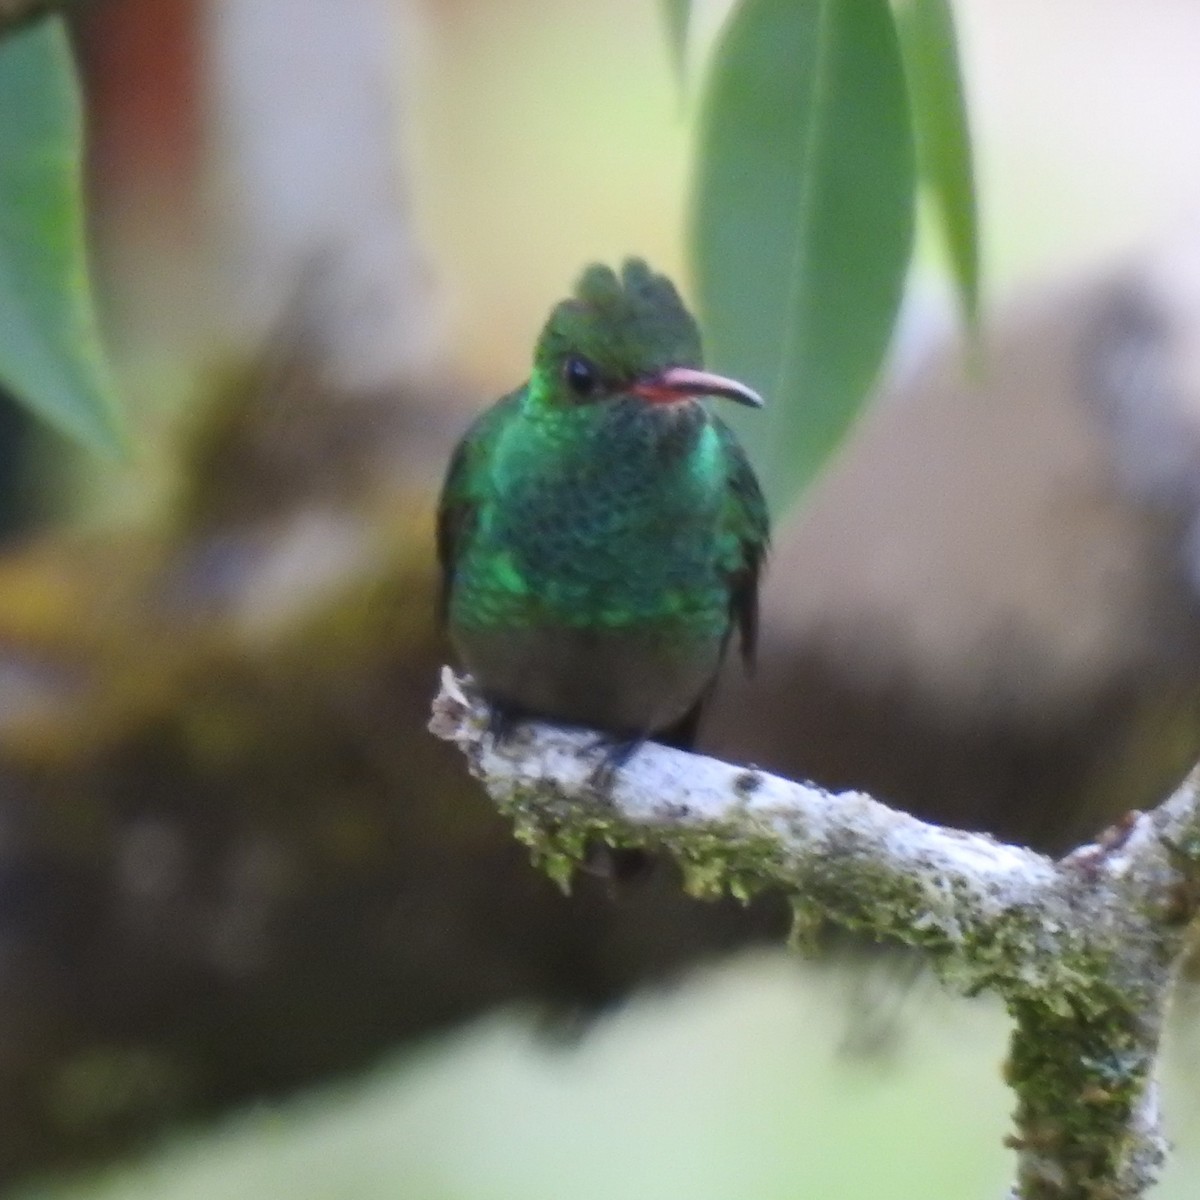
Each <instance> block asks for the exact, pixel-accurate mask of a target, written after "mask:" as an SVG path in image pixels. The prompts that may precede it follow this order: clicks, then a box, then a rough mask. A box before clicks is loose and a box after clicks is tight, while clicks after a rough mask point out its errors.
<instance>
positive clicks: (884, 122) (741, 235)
mask: <svg viewBox="0 0 1200 1200" xmlns="http://www.w3.org/2000/svg"><path fill="white" fill-rule="evenodd" d="M914 190H915V168H914V165H913V147H912V132H911V129H910V125H909V115H908V99H907V93H906V90H905V80H904V70H903V64H902V62H901V58H900V46H899V42H898V38H897V35H896V27H895V22H894V21H893V19H892V15H891V11H890V10H889V8H888V4H887V0H743V2H742V3H741V4H740V5H739V7H738V8H737V9H736V10H735V12H734V14H733V17H732V18H731V20H730V22H729V24H728V25H727V26H726V29H725V31H724V33H723V35H722V38H721V41H720V44H719V45H718V47H717V50H716V55H715V58H714V62H713V67H712V75H711V78H710V82H709V87H708V90H707V94H706V96H705V102H704V105H703V108H702V113H701V128H700V137H699V156H698V164H697V169H696V172H695V178H694V181H693V196H692V225H691V232H690V247H689V248H690V251H691V256H692V261H693V269H694V278H695V281H696V284H697V290H698V299H699V303H700V310H701V314H702V316H703V318H704V327H705V333H706V341H707V345H708V350H709V354H708V358H709V361H710V362H711V363H712V365H713V366H714V367H716V368H717V369H719V370H722V371H725V372H727V373H729V374H733V375H736V376H738V377H739V378H742V379H744V380H745V381H746V382H747V383H749V384H750V385H751V386H753V387H756V388H758V389H759V390H760V391H762V393H763V394H764V396H765V397H766V399H767V404H768V408H767V410H766V411H765V412H762V413H754V414H749V415H748V416H749V419H745V418H743V417H741V416H740V415H739V414H732V423H736V424H737V427H738V432H739V434H740V435H742V437H743V439H744V440H745V442H746V444H747V446H748V448H749V449H750V453H751V455H752V457H753V458H754V461H755V464H756V466H757V467H758V469H759V473H760V476H761V478H762V481H763V485H764V488H765V490H766V492H767V496H768V499H769V500H770V501H771V502H772V504H773V505H774V506H776V507H778V506H779V505H780V504H782V503H783V502H784V501H786V500H788V499H790V498H791V497H792V496H794V495H795V494H796V492H798V491H799V490H800V489H801V488H802V487H803V486H804V485H805V484H807V483H808V482H809V481H810V480H811V479H812V478H813V476H814V475H815V474H816V472H817V471H818V469H819V468H820V467H821V465H822V463H824V462H825V460H826V459H827V458H828V457H829V455H830V454H831V452H832V451H833V449H834V448H835V447H836V446H837V444H838V443H839V441H840V440H841V439H842V437H843V435H844V434H845V432H846V430H847V429H848V428H849V426H850V424H851V423H852V421H853V420H854V418H855V416H856V414H857V413H858V411H859V410H860V408H861V406H862V404H863V401H864V399H865V397H866V394H867V391H868V389H869V388H870V386H871V384H872V382H873V380H874V377H875V375H876V373H877V372H878V369H879V366H880V363H881V362H882V360H883V356H884V354H885V353H886V351H887V347H888V343H889V339H890V335H891V332H892V327H893V325H894V323H895V318H896V313H897V310H898V308H899V304H900V299H901V296H902V293H903V288H904V279H905V274H906V271H907V268H908V262H909V258H910V255H911V250H912V231H913V198H914V197H913V193H914Z"/></svg>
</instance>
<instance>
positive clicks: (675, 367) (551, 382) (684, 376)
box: [529, 258, 762, 408]
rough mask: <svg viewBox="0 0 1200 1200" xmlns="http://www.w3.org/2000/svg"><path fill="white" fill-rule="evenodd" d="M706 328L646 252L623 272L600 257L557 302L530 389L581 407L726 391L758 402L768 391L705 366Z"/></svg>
mask: <svg viewBox="0 0 1200 1200" xmlns="http://www.w3.org/2000/svg"><path fill="white" fill-rule="evenodd" d="M702 361H703V360H702V356H701V350H700V330H699V329H698V328H697V326H696V322H695V319H694V318H693V317H692V315H691V313H689V312H688V310H687V309H686V308H684V306H683V301H682V300H681V299H680V298H679V293H678V292H677V291H676V290H675V287H674V285H673V284H672V283H671V281H670V280H669V279H668V278H667V277H666V276H665V275H656V274H654V273H653V272H652V271H651V270H650V268H649V267H648V266H647V265H646V264H645V263H644V262H643V261H642V260H641V259H640V258H631V259H628V260H626V262H625V265H624V266H623V267H622V269H621V274H620V276H618V275H617V274H616V273H615V272H614V271H613V270H611V269H610V268H609V267H606V266H602V265H600V264H599V263H594V264H592V266H590V267H588V268H587V270H585V271H584V273H583V275H582V276H581V278H580V280H579V283H578V284H577V285H576V288H575V294H574V295H573V296H571V297H570V298H568V299H566V300H562V301H560V302H559V303H558V304H556V305H555V307H554V309H553V311H552V312H551V313H550V317H549V319H548V320H547V322H546V325H545V327H544V328H543V330H542V333H541V336H540V337H539V338H538V343H537V349H536V351H535V352H534V361H533V373H532V375H531V377H530V387H529V395H530V398H531V400H532V402H533V403H534V404H536V405H538V406H549V407H551V408H574V407H578V406H580V405H594V404H598V403H603V402H605V401H612V400H618V399H625V398H628V397H635V398H637V399H639V400H641V401H643V402H644V403H646V404H654V405H671V404H678V403H680V402H681V401H687V400H691V399H694V398H696V397H699V396H722V397H724V398H726V399H728V400H735V401H737V402H738V403H739V404H748V405H751V406H752V407H755V408H758V407H760V406H761V405H762V399H761V397H760V396H759V395H758V394H757V393H756V392H753V391H751V390H750V388H748V387H746V386H745V384H742V383H738V382H737V380H735V379H726V378H725V377H724V376H721V375H713V374H711V373H710V372H707V371H705V370H703V369H702Z"/></svg>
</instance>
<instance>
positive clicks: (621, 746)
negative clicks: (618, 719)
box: [584, 734, 646, 796]
mask: <svg viewBox="0 0 1200 1200" xmlns="http://www.w3.org/2000/svg"><path fill="white" fill-rule="evenodd" d="M645 743H646V739H645V738H644V737H633V738H628V737H626V738H623V737H613V736H612V735H611V734H600V735H598V736H597V737H596V738H595V740H594V741H592V742H591V743H589V744H588V746H587V747H586V748H585V750H584V753H586V754H595V755H597V756H598V759H599V761H598V762H597V763H596V765H595V766H594V767H593V768H592V770H591V773H590V774H589V775H588V783H589V784H590V785H591V786H592V787H593V788H595V789H596V791H598V792H599V793H600V794H601V795H604V796H607V795H608V794H609V793H610V792H611V791H612V789H613V786H614V784H615V783H616V782H617V772H618V771H619V770H620V769H621V768H622V767H623V766H624V765H625V764H626V763H627V762H628V761H629V760H630V759H631V758H632V757H633V756H634V755H635V754H636V753H637V752H638V751H639V750H640V749H641V748H642V746H644V745H645Z"/></svg>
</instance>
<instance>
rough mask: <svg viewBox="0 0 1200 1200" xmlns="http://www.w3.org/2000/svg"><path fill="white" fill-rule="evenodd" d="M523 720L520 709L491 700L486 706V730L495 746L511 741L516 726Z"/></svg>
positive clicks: (523, 716) (523, 715)
mask: <svg viewBox="0 0 1200 1200" xmlns="http://www.w3.org/2000/svg"><path fill="white" fill-rule="evenodd" d="M523 720H525V714H524V713H523V712H521V711H520V709H517V708H513V707H511V706H510V705H507V704H498V703H496V702H495V701H492V702H491V703H490V705H489V707H488V718H487V731H488V733H489V734H490V735H491V737H492V741H493V742H495V744H496V745H497V746H503V745H505V744H506V743H507V742H510V741H512V738H513V734H515V733H516V731H517V727H518V726H519V725H520V724H521V722H522V721H523Z"/></svg>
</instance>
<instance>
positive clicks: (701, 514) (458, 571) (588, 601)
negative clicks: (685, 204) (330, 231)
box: [438, 258, 768, 772]
mask: <svg viewBox="0 0 1200 1200" xmlns="http://www.w3.org/2000/svg"><path fill="white" fill-rule="evenodd" d="M701 368H702V357H701V349H700V331H699V329H698V327H697V325H696V322H695V320H694V319H693V317H692V316H691V314H690V313H689V312H688V311H687V309H686V308H685V307H684V305H683V302H682V301H681V300H680V298H679V293H678V292H677V291H676V290H675V288H674V286H673V285H672V283H671V281H670V280H669V279H667V278H666V277H665V276H663V275H657V274H654V273H653V272H652V271H651V270H650V268H649V267H648V266H647V265H646V263H645V262H643V261H642V260H640V259H636V258H635V259H629V260H628V261H627V262H626V263H625V264H624V267H623V269H622V271H621V274H620V276H619V277H618V276H617V274H616V273H615V272H614V271H612V270H611V269H610V268H608V267H606V266H602V265H600V264H593V265H592V266H589V267H588V268H587V269H586V270H585V271H584V273H583V275H582V277H581V278H580V280H579V283H578V285H577V286H576V289H575V293H574V295H573V296H571V297H569V298H568V299H565V300H563V301H561V302H560V303H559V304H557V305H556V306H555V307H554V309H553V310H552V311H551V313H550V317H549V319H548V320H547V322H546V324H545V326H544V328H543V329H542V332H541V335H540V337H539V338H538V341H537V347H536V349H535V351H534V356H533V369H532V372H531V375H530V378H529V381H528V382H527V383H526V384H524V385H523V386H522V387H520V388H518V389H517V390H516V391H515V392H512V393H510V394H509V395H507V396H505V397H504V398H503V399H501V400H499V401H497V402H496V404H494V405H493V406H492V407H491V408H489V409H487V410H486V411H485V412H484V413H483V414H482V415H481V416H479V417H478V418H477V419H476V421H475V423H474V424H473V425H472V426H471V427H470V429H468V431H467V433H466V435H465V436H464V437H463V439H462V441H461V442H460V443H459V445H458V447H457V449H456V450H455V452H454V455H453V458H452V459H451V462H450V467H449V470H448V472H447V475H446V480H445V483H444V485H443V489H442V495H441V502H440V505H439V510H438V555H439V559H440V561H441V568H442V593H441V616H442V619H443V621H444V622H445V624H446V625H447V627H448V630H449V634H450V639H451V642H452V643H453V646H454V648H455V651H456V652H457V654H458V655H459V657H460V659H461V662H462V664H463V665H464V666H465V667H466V668H467V670H468V671H470V673H471V674H472V675H473V676H474V678H475V680H476V682H477V683H478V684H479V686H480V688H481V689H482V691H483V694H484V695H485V697H486V698H487V699H488V700H489V702H490V704H491V705H492V707H493V711H494V712H495V713H496V714H497V718H496V719H497V729H498V731H503V729H504V728H506V727H507V726H508V724H509V722H511V721H513V720H518V719H520V718H523V717H540V718H545V719H548V720H551V721H555V722H561V723H566V724H571V725H582V726H588V727H590V728H592V729H595V730H598V731H600V733H601V735H602V742H601V744H602V745H604V746H605V748H606V756H605V762H604V768H605V770H606V771H608V772H611V771H613V770H616V769H617V768H618V767H619V766H620V765H621V764H622V763H623V762H624V761H625V760H626V759H627V758H628V757H629V755H630V754H631V753H633V751H634V750H636V749H637V747H638V746H640V745H641V744H642V743H643V742H644V741H645V740H646V739H648V738H653V739H654V740H656V741H659V742H662V743H665V744H667V745H673V746H677V747H679V748H681V749H690V748H691V746H692V744H693V741H694V739H695V736H696V731H697V726H698V724H699V721H700V717H701V714H702V712H703V709H704V705H705V702H706V701H707V699H708V697H709V695H710V694H711V691H712V688H713V684H714V682H715V679H716V675H717V670H718V668H719V667H720V664H721V660H722V658H723V656H724V653H725V648H726V646H727V644H728V642H729V639H730V635H731V634H732V633H733V631H734V629H735V628H736V630H737V632H738V635H739V637H740V642H741V650H742V654H743V656H744V658H745V660H746V663H747V666H750V665H751V664H752V660H753V655H754V648H755V640H756V636H757V626H758V585H759V575H760V571H761V569H762V566H763V559H764V556H765V554H766V550H767V541H768V518H767V508H766V503H765V502H764V500H763V496H762V492H761V491H760V489H759V486H758V481H757V479H756V478H755V475H754V471H753V470H752V468H751V466H750V463H749V461H748V460H747V458H746V455H745V453H744V451H743V450H742V447H741V446H740V444H739V443H738V440H737V438H736V436H735V435H734V433H733V431H732V430H731V429H730V428H729V426H728V425H726V424H725V423H724V422H723V421H722V420H721V419H720V418H719V417H718V416H716V414H715V413H713V411H712V409H711V407H710V404H709V400H708V398H709V397H723V398H725V399H728V400H734V401H737V402H738V403H739V404H747V405H751V406H754V407H759V406H761V404H762V400H761V398H760V397H759V396H758V395H757V394H756V393H755V392H753V391H751V390H750V388H748V387H746V386H745V385H744V384H741V383H738V382H737V381H736V380H732V379H726V378H723V377H722V376H720V375H713V374H710V373H708V372H706V371H704V370H702V369H701Z"/></svg>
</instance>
